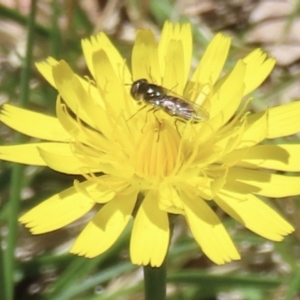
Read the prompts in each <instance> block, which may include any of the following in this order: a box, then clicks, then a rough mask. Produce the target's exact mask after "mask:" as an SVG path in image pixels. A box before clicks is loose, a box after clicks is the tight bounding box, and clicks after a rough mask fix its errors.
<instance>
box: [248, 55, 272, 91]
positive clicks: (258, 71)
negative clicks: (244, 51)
mask: <svg viewBox="0 0 300 300" xmlns="http://www.w3.org/2000/svg"><path fill="white" fill-rule="evenodd" d="M266 57H267V54H266V53H264V52H263V51H262V50H261V49H255V50H254V51H252V52H251V53H250V54H249V55H247V56H246V57H245V58H244V59H243V62H244V63H245V64H246V66H247V67H246V75H245V90H244V96H245V95H247V94H249V93H250V92H252V91H254V90H255V89H256V88H257V87H258V86H260V85H261V84H262V82H263V81H264V80H265V79H266V78H267V77H268V75H269V74H270V73H271V71H272V70H273V68H274V66H275V64H276V61H275V59H274V58H267V59H266Z"/></svg>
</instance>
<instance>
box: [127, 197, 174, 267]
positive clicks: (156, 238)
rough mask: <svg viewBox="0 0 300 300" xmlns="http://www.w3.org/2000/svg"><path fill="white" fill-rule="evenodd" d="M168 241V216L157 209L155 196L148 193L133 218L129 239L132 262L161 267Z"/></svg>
mask: <svg viewBox="0 0 300 300" xmlns="http://www.w3.org/2000/svg"><path fill="white" fill-rule="evenodd" d="M169 239H170V229H169V220H168V214H167V213H166V212H163V211H161V210H160V209H159V208H158V203H157V195H156V194H155V193H154V192H151V191H150V192H149V193H148V194H147V195H146V197H145V199H144V200H143V202H142V204H141V206H140V207H139V210H138V213H137V215H136V217H135V221H134V225H133V229H132V234H131V239H130V257H131V260H132V262H133V263H134V264H138V265H144V266H145V265H148V264H150V265H151V266H152V267H159V266H161V264H162V263H163V261H164V259H165V257H166V254H167V251H168V245H169Z"/></svg>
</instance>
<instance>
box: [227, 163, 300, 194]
mask: <svg viewBox="0 0 300 300" xmlns="http://www.w3.org/2000/svg"><path fill="white" fill-rule="evenodd" d="M239 187H240V191H242V192H244V193H254V194H257V195H261V196H266V197H273V198H279V197H288V196H295V195H299V194H300V177H299V176H285V175H278V174H270V173H267V172H264V171H257V170H250V169H243V168H230V169H229V171H228V174H227V183H226V185H225V186H224V189H227V190H229V191H233V192H234V191H237V189H238V188H239Z"/></svg>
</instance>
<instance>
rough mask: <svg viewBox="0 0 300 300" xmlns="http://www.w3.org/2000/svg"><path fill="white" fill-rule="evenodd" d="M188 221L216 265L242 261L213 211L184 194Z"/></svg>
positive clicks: (204, 250) (194, 234)
mask: <svg viewBox="0 0 300 300" xmlns="http://www.w3.org/2000/svg"><path fill="white" fill-rule="evenodd" d="M182 201H183V203H184V210H185V213H186V220H187V222H188V224H189V227H190V229H191V232H192V233H193V236H194V238H195V240H196V241H197V243H198V244H199V245H200V247H201V248H202V251H203V252H204V253H205V254H206V255H207V256H208V257H209V258H210V259H211V260H212V261H213V262H214V263H216V264H219V265H221V264H224V263H226V262H230V261H231V260H237V259H240V255H239V253H238V252H237V250H236V248H235V246H234V244H233V243H232V240H231V238H230V236H229V235H228V233H227V231H226V229H225V228H224V226H223V225H222V222H221V221H220V220H219V218H218V217H217V215H216V214H215V213H214V212H213V210H212V209H211V208H210V207H209V206H208V205H207V204H206V203H205V201H203V200H202V199H200V198H199V197H198V198H196V197H191V196H187V195H184V193H182Z"/></svg>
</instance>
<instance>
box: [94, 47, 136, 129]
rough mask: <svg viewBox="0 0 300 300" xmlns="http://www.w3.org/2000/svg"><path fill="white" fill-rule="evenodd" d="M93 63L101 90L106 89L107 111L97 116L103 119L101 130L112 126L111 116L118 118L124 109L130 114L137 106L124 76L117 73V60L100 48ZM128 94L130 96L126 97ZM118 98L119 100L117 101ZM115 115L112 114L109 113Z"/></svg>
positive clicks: (104, 98)
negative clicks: (115, 67)
mask: <svg viewBox="0 0 300 300" xmlns="http://www.w3.org/2000/svg"><path fill="white" fill-rule="evenodd" d="M93 65H94V70H95V79H96V82H97V85H98V87H99V88H100V90H103V91H105V93H103V100H104V102H105V107H106V111H104V114H103V115H101V116H99V114H98V117H97V118H96V120H99V118H100V119H101V127H100V130H101V131H102V130H104V128H103V127H107V126H111V125H110V124H109V118H110V117H112V118H114V119H117V118H118V117H120V115H121V114H122V113H123V112H124V111H128V112H129V113H130V115H132V114H133V109H134V107H135V105H134V101H132V100H131V99H129V95H128V91H127V90H126V86H125V84H127V85H128V84H129V83H130V82H131V81H130V82H127V83H126V82H125V84H124V80H123V78H120V74H118V73H115V70H114V65H115V62H114V61H113V62H111V61H110V60H109V57H108V54H107V53H106V52H104V51H103V50H99V51H97V52H95V53H94V54H93ZM126 95H128V97H126ZM116 99H118V101H116ZM111 110H112V111H113V113H114V114H115V115H112V116H110V115H109V113H112V112H111Z"/></svg>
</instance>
